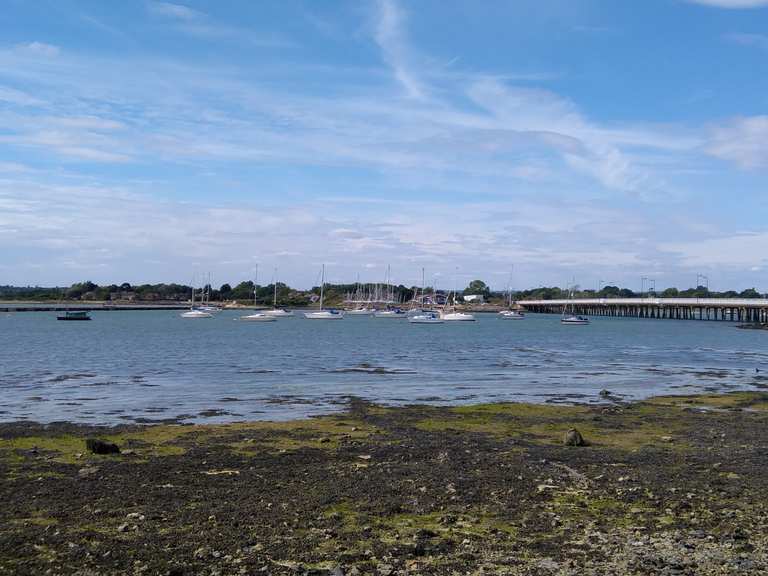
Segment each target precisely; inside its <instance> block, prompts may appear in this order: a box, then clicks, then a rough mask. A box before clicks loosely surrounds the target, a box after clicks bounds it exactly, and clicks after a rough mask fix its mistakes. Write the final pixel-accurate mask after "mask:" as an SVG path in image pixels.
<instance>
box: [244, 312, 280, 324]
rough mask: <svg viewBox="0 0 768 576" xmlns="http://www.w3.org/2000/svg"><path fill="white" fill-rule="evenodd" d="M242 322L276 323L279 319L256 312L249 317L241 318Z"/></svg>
mask: <svg viewBox="0 0 768 576" xmlns="http://www.w3.org/2000/svg"><path fill="white" fill-rule="evenodd" d="M240 320H244V321H247V322H275V321H276V320H277V318H275V317H274V316H270V315H268V314H267V313H266V312H254V313H253V314H248V315H247V316H240Z"/></svg>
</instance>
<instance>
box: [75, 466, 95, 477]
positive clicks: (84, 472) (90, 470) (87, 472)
mask: <svg viewBox="0 0 768 576" xmlns="http://www.w3.org/2000/svg"><path fill="white" fill-rule="evenodd" d="M98 471H99V469H98V468H97V467H96V466H86V467H85V468H80V470H78V471H77V475H78V476H80V477H81V478H85V477H86V476H91V475H92V474H96V472H98Z"/></svg>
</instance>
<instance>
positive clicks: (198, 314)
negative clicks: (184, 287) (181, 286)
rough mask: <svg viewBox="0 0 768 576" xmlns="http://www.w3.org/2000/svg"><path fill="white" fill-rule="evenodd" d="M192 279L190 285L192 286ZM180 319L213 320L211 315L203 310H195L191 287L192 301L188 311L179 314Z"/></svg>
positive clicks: (193, 292) (193, 288) (193, 290)
mask: <svg viewBox="0 0 768 576" xmlns="http://www.w3.org/2000/svg"><path fill="white" fill-rule="evenodd" d="M194 283H195V281H194V278H193V279H192V284H194ZM180 316H181V317H182V318H213V314H211V313H210V312H206V311H205V310H199V309H197V308H195V287H194V286H192V301H191V302H190V304H189V310H188V311H187V312H182V313H181V314H180Z"/></svg>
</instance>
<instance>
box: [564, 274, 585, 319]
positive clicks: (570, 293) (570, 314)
mask: <svg viewBox="0 0 768 576" xmlns="http://www.w3.org/2000/svg"><path fill="white" fill-rule="evenodd" d="M575 284H576V282H575V278H574V286H575ZM573 290H574V289H573V288H571V289H570V290H569V291H568V300H569V301H570V302H571V311H570V312H568V305H566V306H564V307H563V316H562V318H560V323H561V324H565V325H569V326H584V325H586V324H589V318H587V317H586V316H580V315H579V314H576V312H575V311H574V309H573Z"/></svg>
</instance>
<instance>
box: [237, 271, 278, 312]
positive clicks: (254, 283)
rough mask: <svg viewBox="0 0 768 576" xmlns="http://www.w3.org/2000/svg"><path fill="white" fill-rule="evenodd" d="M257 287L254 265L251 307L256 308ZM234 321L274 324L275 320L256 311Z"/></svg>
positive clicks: (257, 273)
mask: <svg viewBox="0 0 768 576" xmlns="http://www.w3.org/2000/svg"><path fill="white" fill-rule="evenodd" d="M258 285H259V265H258V264H256V274H255V278H254V280H253V306H254V307H256V306H257V304H256V296H257V294H256V292H257V290H258ZM236 320H243V321H245V322H275V321H276V320H277V318H275V317H274V316H267V314H266V313H264V312H261V311H256V312H254V313H253V314H246V315H245V316H240V318H236Z"/></svg>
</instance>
